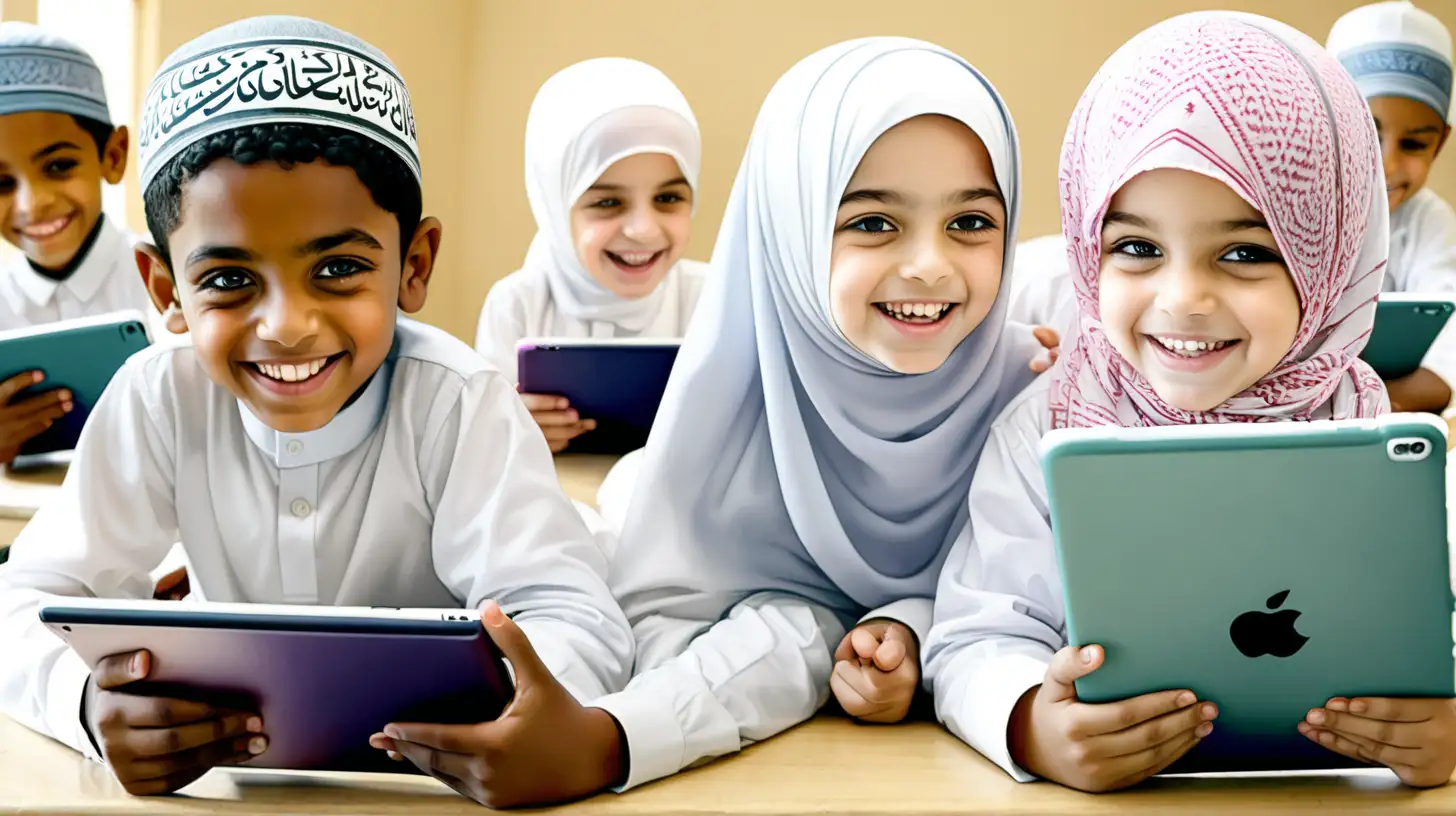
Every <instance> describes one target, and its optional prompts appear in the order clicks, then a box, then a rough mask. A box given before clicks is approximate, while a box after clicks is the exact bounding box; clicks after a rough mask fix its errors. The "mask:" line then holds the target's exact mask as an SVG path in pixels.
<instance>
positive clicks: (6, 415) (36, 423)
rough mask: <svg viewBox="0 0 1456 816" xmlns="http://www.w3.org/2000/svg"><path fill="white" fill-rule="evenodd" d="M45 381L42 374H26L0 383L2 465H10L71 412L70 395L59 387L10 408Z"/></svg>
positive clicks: (0, 457) (36, 372) (28, 398)
mask: <svg viewBox="0 0 1456 816" xmlns="http://www.w3.org/2000/svg"><path fill="white" fill-rule="evenodd" d="M43 379H45V375H44V374H42V373H40V372H39V371H27V372H25V373H24V374H16V375H15V376H14V377H11V378H10V379H8V380H6V381H5V382H3V383H0V463H4V464H7V465H8V464H10V463H11V462H12V461H14V460H15V457H16V456H18V455H19V454H20V448H21V446H22V445H24V444H25V443H26V442H29V441H30V440H31V439H33V438H35V437H36V436H39V435H40V434H41V432H43V431H44V430H45V429H46V428H49V427H50V426H51V425H52V424H53V423H55V421H56V420H58V419H60V418H61V417H63V416H65V415H66V414H67V413H69V412H70V410H71V407H72V402H71V392H70V391H67V390H66V389H64V388H56V389H52V390H50V391H45V392H43V393H40V394H36V395H35V396H32V397H27V398H26V399H25V400H23V401H22V402H17V403H15V404H14V405H10V404H9V403H10V399H11V398H12V397H14V396H15V395H16V394H18V393H20V392H21V391H23V390H24V389H26V388H29V387H30V386H32V385H35V384H36V383H38V382H40V381H41V380H43Z"/></svg>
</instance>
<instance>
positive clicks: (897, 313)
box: [875, 303, 951, 322]
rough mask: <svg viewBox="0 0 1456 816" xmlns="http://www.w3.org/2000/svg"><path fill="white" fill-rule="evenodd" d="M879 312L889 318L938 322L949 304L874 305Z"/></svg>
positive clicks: (948, 307)
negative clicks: (921, 319)
mask: <svg viewBox="0 0 1456 816" xmlns="http://www.w3.org/2000/svg"><path fill="white" fill-rule="evenodd" d="M875 305H876V306H877V307H879V309H880V311H882V312H884V313H885V314H887V315H890V316H891V317H894V318H898V319H901V320H904V319H906V318H925V319H926V322H934V321H936V320H939V319H940V317H941V315H943V314H945V312H946V310H948V309H950V307H951V304H949V303H876V304H875Z"/></svg>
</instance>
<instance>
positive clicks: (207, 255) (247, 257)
mask: <svg viewBox="0 0 1456 816" xmlns="http://www.w3.org/2000/svg"><path fill="white" fill-rule="evenodd" d="M257 257H258V256H257V255H254V254H253V253H252V252H250V251H248V250H246V249H243V248H242V247H235V246H222V245H219V244H208V245H206V246H200V247H198V248H197V249H194V250H192V252H191V253H190V254H188V256H187V262H186V264H184V265H185V266H193V265H195V264H200V263H202V262H203V261H252V260H256V259H257Z"/></svg>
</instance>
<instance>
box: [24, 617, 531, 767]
mask: <svg viewBox="0 0 1456 816" xmlns="http://www.w3.org/2000/svg"><path fill="white" fill-rule="evenodd" d="M40 619H41V621H42V622H44V623H45V624H46V625H47V626H48V627H49V628H50V629H51V631H53V632H55V633H56V634H57V635H59V636H60V637H61V638H62V639H64V640H65V641H66V642H67V643H68V644H70V646H71V648H72V649H74V650H75V651H76V653H77V654H79V655H80V656H81V658H82V659H83V660H84V661H86V664H87V665H88V666H95V665H96V663H97V662H98V661H99V660H100V659H101V658H103V657H105V656H107V655H111V654H116V653H119V652H127V651H132V650H135V649H147V650H149V651H150V652H151V653H152V657H153V663H152V666H153V671H152V676H151V677H149V678H148V679H147V680H146V681H144V683H141V684H138V686H139V691H140V690H141V688H140V687H142V686H145V687H147V690H149V691H151V692H153V693H155V694H160V695H166V696H175V697H180V698H185V699H196V700H202V701H205V702H210V703H214V704H217V705H223V706H236V707H240V708H242V709H244V710H252V711H257V712H259V713H260V714H261V715H262V717H263V732H264V734H266V735H267V737H268V750H267V751H265V752H264V753H263V754H261V755H260V756H258V757H256V758H254V759H253V760H252V761H250V762H248V763H246V764H245V765H244V766H243V767H251V768H277V769H288V770H306V771H385V772H399V771H413V768H412V767H411V766H410V765H409V764H408V763H398V762H394V761H392V760H389V759H388V758H387V757H385V756H384V753H383V752H382V751H379V750H377V749H374V748H371V747H370V746H369V737H370V735H372V734H374V733H376V732H378V731H379V730H380V729H382V728H383V727H384V726H385V725H386V724H388V723H391V722H434V723H475V722H485V721H487V720H493V719H495V718H496V717H498V716H499V715H500V713H501V711H502V710H503V709H504V708H505V706H506V704H507V703H508V702H509V701H510V699H511V695H512V693H513V692H512V683H511V679H510V675H509V674H508V672H507V670H506V667H505V664H504V662H503V661H502V659H501V656H500V653H499V651H498V650H497V649H496V647H495V644H494V643H493V642H492V641H491V640H490V638H489V637H488V636H487V635H486V634H485V631H484V630H483V629H482V628H481V625H480V617H479V613H478V612H470V611H461V610H392V609H362V608H355V609H348V608H337V607H335V608H329V607H318V608H315V607H280V606H268V605H261V604H260V605H256V606H254V605H249V604H208V603H196V604H193V603H177V602H175V601H102V600H95V599H67V600H66V601H65V602H59V601H58V602H56V603H53V604H50V605H47V606H45V607H43V608H42V609H41V611H40Z"/></svg>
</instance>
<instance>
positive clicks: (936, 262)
mask: <svg viewBox="0 0 1456 816" xmlns="http://www.w3.org/2000/svg"><path fill="white" fill-rule="evenodd" d="M938 237H939V236H932V235H926V236H924V237H922V238H921V239H920V240H918V241H914V242H913V243H911V244H910V247H911V252H910V256H909V257H908V258H906V259H905V262H904V263H902V264H901V265H900V277H902V278H904V279H906V280H918V281H920V282H921V283H924V284H925V285H926V286H935V285H936V284H938V283H940V282H941V281H943V280H945V279H946V278H949V277H950V276H951V275H954V274H955V266H954V265H953V264H952V263H951V260H950V256H949V255H948V254H947V253H946V251H945V247H944V246H942V245H941V243H940V241H938V240H936V239H937V238H938Z"/></svg>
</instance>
